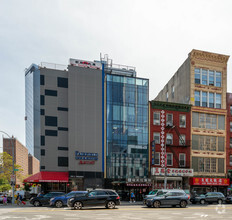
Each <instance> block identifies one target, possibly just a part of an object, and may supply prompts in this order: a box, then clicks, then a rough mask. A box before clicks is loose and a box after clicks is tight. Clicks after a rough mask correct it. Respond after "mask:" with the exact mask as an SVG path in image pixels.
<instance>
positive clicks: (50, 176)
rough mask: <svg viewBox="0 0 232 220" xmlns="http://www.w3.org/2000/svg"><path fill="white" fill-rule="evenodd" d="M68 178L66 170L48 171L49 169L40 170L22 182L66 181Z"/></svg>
mask: <svg viewBox="0 0 232 220" xmlns="http://www.w3.org/2000/svg"><path fill="white" fill-rule="evenodd" d="M68 179H69V174H68V172H50V171H41V172H39V173H36V174H34V175H32V176H30V177H28V178H26V179H25V180H24V181H23V182H25V183H45V182H47V183H57V182H59V183H67V182H68Z"/></svg>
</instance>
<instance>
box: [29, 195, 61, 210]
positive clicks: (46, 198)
mask: <svg viewBox="0 0 232 220" xmlns="http://www.w3.org/2000/svg"><path fill="white" fill-rule="evenodd" d="M64 194H65V193H64V192H50V193H47V194H45V195H41V196H37V197H33V198H31V199H30V203H31V204H32V205H34V206H36V207H37V206H42V205H49V202H50V199H51V198H54V197H57V196H61V195H64Z"/></svg>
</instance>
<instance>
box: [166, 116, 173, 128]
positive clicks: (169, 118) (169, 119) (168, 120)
mask: <svg viewBox="0 0 232 220" xmlns="http://www.w3.org/2000/svg"><path fill="white" fill-rule="evenodd" d="M166 117H167V118H166V125H167V126H173V115H172V114H167V116H166Z"/></svg>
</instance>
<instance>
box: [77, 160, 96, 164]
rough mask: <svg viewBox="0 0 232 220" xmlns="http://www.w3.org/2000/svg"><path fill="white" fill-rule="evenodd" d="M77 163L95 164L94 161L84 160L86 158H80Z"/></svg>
mask: <svg viewBox="0 0 232 220" xmlns="http://www.w3.org/2000/svg"><path fill="white" fill-rule="evenodd" d="M79 164H95V161H94V160H93V161H88V160H87V161H86V160H80V162H79Z"/></svg>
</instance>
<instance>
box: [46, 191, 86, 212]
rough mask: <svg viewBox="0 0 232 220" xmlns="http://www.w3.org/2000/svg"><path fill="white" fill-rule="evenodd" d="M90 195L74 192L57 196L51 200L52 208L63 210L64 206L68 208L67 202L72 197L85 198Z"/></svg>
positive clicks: (83, 192)
mask: <svg viewBox="0 0 232 220" xmlns="http://www.w3.org/2000/svg"><path fill="white" fill-rule="evenodd" d="M87 193H88V191H72V192H70V193H68V194H65V195H62V196H57V197H54V198H51V199H50V206H55V207H57V208H61V207H62V206H67V201H68V199H69V198H71V197H78V196H84V195H86V194H87Z"/></svg>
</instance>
